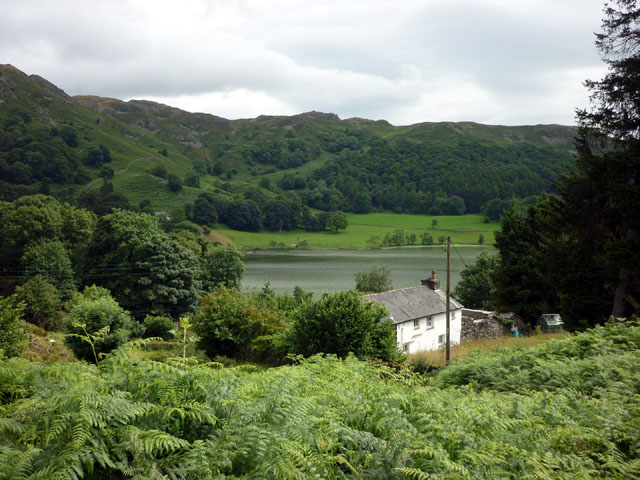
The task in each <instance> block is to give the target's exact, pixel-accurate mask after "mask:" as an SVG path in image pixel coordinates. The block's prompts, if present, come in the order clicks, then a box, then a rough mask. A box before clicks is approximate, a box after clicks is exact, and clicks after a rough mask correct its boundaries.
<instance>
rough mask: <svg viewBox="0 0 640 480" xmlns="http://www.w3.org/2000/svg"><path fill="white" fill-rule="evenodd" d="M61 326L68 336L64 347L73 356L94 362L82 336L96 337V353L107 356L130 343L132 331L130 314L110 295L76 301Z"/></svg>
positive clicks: (88, 346)
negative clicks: (70, 351) (63, 325)
mask: <svg viewBox="0 0 640 480" xmlns="http://www.w3.org/2000/svg"><path fill="white" fill-rule="evenodd" d="M64 324H65V331H66V333H67V335H68V336H67V337H66V338H65V344H66V345H67V346H68V347H69V348H70V349H71V350H73V353H75V355H76V357H78V358H79V359H82V360H89V361H94V354H93V350H92V348H91V344H90V343H89V342H87V341H86V340H85V339H83V338H81V337H82V336H85V337H86V336H87V335H88V334H89V335H96V336H97V337H98V338H96V339H95V341H94V348H95V352H96V354H100V353H109V352H111V351H112V350H113V349H115V348H117V347H119V346H120V345H122V344H123V343H125V342H126V341H127V340H129V337H130V336H131V332H132V330H133V321H132V320H131V317H130V315H129V313H128V312H127V311H125V310H123V309H122V307H120V305H118V302H116V301H115V300H114V299H113V298H112V297H110V296H109V297H105V296H103V297H99V298H97V299H95V300H93V299H90V298H83V299H81V300H79V301H77V303H76V305H75V306H74V307H73V309H72V310H71V312H70V313H69V315H67V317H66V318H65V322H64Z"/></svg>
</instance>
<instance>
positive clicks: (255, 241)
mask: <svg viewBox="0 0 640 480" xmlns="http://www.w3.org/2000/svg"><path fill="white" fill-rule="evenodd" d="M433 220H436V221H437V222H438V223H437V225H436V226H435V228H432V221H433ZM347 222H348V224H349V225H348V226H347V228H346V229H345V230H341V231H339V232H338V233H333V232H329V231H326V232H307V231H304V230H294V231H290V232H268V231H262V232H241V231H237V230H230V229H227V228H220V229H216V230H215V232H216V233H217V234H221V235H224V236H225V237H227V238H229V239H230V240H231V241H233V243H234V244H236V245H237V246H238V247H240V248H243V249H254V248H273V247H274V246H276V245H280V244H281V245H280V246H282V247H290V246H294V245H299V244H300V242H302V241H306V243H307V246H308V247H311V248H367V247H369V246H370V245H369V244H368V243H367V240H369V239H370V238H371V237H372V236H377V237H379V238H380V240H382V239H383V238H384V236H385V234H386V233H388V232H391V233H393V232H394V231H395V230H398V229H402V230H403V231H404V234H405V236H407V235H411V234H415V235H416V237H417V241H416V245H420V244H421V242H420V235H422V234H423V233H425V232H426V233H428V234H430V235H431V236H432V237H433V241H434V242H435V243H438V238H439V237H440V236H445V237H446V236H451V241H452V243H455V244H465V245H478V239H479V236H480V234H482V235H483V236H484V244H485V245H492V244H493V242H494V232H495V231H496V230H497V229H498V228H499V227H500V224H499V223H498V222H491V223H484V217H483V216H482V215H462V216H437V217H434V216H430V215H409V214H395V213H367V214H355V213H348V214H347ZM274 242H275V245H274Z"/></svg>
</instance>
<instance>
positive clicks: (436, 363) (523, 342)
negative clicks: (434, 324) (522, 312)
mask: <svg viewBox="0 0 640 480" xmlns="http://www.w3.org/2000/svg"><path fill="white" fill-rule="evenodd" d="M568 336H569V333H568V332H559V333H541V334H539V335H532V336H530V337H519V338H514V337H499V338H489V339H482V340H474V341H471V342H465V343H461V344H459V345H456V346H454V347H451V351H450V353H451V362H455V361H456V360H460V359H461V358H465V357H468V356H469V355H471V354H472V353H476V352H481V353H496V352H499V351H500V350H503V349H505V348H510V347H523V348H531V347H536V346H538V345H541V344H543V343H544V342H547V341H549V340H553V339H560V338H566V337H568ZM406 363H407V365H415V364H427V365H430V366H431V367H436V368H440V367H444V366H445V364H446V362H445V352H444V349H440V350H434V351H432V352H420V353H414V354H411V355H408V356H407V361H406Z"/></svg>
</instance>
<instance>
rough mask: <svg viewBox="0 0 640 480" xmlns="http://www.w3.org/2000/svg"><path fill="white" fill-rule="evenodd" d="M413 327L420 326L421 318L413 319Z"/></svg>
mask: <svg viewBox="0 0 640 480" xmlns="http://www.w3.org/2000/svg"><path fill="white" fill-rule="evenodd" d="M413 328H420V319H417V320H414V321H413Z"/></svg>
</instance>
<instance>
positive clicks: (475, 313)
mask: <svg viewBox="0 0 640 480" xmlns="http://www.w3.org/2000/svg"><path fill="white" fill-rule="evenodd" d="M505 335H511V327H508V326H506V325H505V324H504V323H502V321H501V320H499V319H497V318H496V317H495V314H494V312H485V311H481V310H467V309H463V310H462V332H461V333H460V342H468V341H470V340H479V339H482V338H498V337H503V336H505Z"/></svg>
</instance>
